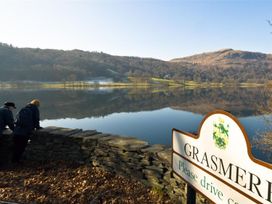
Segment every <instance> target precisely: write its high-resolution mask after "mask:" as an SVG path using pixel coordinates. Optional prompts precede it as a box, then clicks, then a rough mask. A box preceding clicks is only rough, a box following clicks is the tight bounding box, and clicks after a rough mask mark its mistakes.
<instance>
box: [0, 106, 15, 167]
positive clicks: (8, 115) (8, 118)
mask: <svg viewBox="0 0 272 204" xmlns="http://www.w3.org/2000/svg"><path fill="white" fill-rule="evenodd" d="M14 109H16V107H15V104H14V103H13V102H5V103H4V105H3V106H2V107H0V168H2V166H3V165H4V164H5V163H6V162H7V158H6V157H7V151H9V147H8V146H6V145H4V143H3V139H4V138H2V137H3V135H4V134H8V132H9V133H10V132H11V130H12V131H13V130H14V118H13V113H12V111H13V110H14ZM7 126H8V127H9V129H8V128H7Z"/></svg>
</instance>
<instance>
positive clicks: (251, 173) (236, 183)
mask: <svg viewBox="0 0 272 204" xmlns="http://www.w3.org/2000/svg"><path fill="white" fill-rule="evenodd" d="M172 137H173V155H172V167H173V171H174V173H176V174H177V175H179V176H181V177H182V178H183V179H184V180H186V181H187V182H188V183H189V184H191V185H192V186H193V187H194V188H195V189H196V190H197V191H199V192H201V193H202V194H204V195H205V196H207V197H208V198H209V199H210V200H211V201H213V202H215V203H225V204H255V203H261V204H271V203H272V165H271V164H268V163H265V162H263V161H260V160H257V159H255V158H254V157H253V156H252V153H251V147H250V143H249V140H248V137H247V135H246V132H245V130H244V128H243V127H242V125H241V124H240V122H239V121H238V120H237V119H236V118H235V117H234V116H232V115H231V114H229V113H227V112H224V111H214V112H212V113H210V114H208V115H207V116H206V117H205V118H204V119H203V121H202V123H201V125H200V128H199V132H198V135H192V134H190V133H185V132H182V131H179V130H176V129H173V135H172ZM271 151H272V150H271Z"/></svg>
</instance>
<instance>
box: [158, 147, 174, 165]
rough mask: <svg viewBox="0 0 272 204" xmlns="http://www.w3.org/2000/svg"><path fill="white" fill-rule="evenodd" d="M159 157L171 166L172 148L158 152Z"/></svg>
mask: <svg viewBox="0 0 272 204" xmlns="http://www.w3.org/2000/svg"><path fill="white" fill-rule="evenodd" d="M157 155H158V157H159V158H160V159H162V160H163V161H165V162H167V163H168V164H171V160H172V148H168V149H165V150H163V151H161V152H158V153H157Z"/></svg>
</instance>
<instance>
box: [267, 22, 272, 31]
mask: <svg viewBox="0 0 272 204" xmlns="http://www.w3.org/2000/svg"><path fill="white" fill-rule="evenodd" d="M266 21H267V23H268V24H269V25H270V26H271V27H272V21H271V20H266ZM271 34H272V32H271Z"/></svg>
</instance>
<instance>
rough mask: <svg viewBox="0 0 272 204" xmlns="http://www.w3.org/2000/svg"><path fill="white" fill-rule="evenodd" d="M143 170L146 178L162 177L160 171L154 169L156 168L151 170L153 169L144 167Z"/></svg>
mask: <svg viewBox="0 0 272 204" xmlns="http://www.w3.org/2000/svg"><path fill="white" fill-rule="evenodd" d="M142 172H143V173H144V175H145V177H146V178H150V177H154V178H156V179H159V178H161V177H162V175H161V174H160V172H158V171H154V170H151V169H143V170H142Z"/></svg>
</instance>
